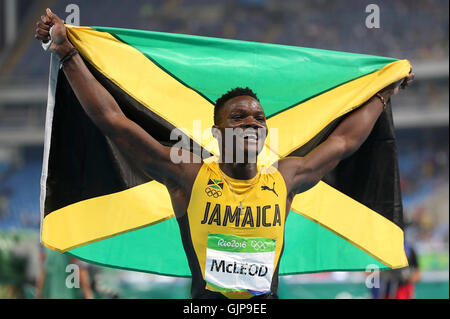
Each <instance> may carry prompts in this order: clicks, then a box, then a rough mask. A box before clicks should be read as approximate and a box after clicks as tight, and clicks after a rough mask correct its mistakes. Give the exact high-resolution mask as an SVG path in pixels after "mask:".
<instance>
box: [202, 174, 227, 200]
mask: <svg viewBox="0 0 450 319" xmlns="http://www.w3.org/2000/svg"><path fill="white" fill-rule="evenodd" d="M222 190H223V182H222V181H221V180H220V179H214V178H210V179H209V181H208V186H206V188H205V192H206V195H208V196H209V197H214V198H217V197H219V196H222Z"/></svg>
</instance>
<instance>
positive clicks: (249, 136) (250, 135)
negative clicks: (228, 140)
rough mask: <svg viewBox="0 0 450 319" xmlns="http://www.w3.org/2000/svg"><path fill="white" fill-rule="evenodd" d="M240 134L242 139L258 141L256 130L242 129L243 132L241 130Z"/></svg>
mask: <svg viewBox="0 0 450 319" xmlns="http://www.w3.org/2000/svg"><path fill="white" fill-rule="evenodd" d="M240 136H241V137H242V138H243V139H246V140H248V141H255V142H256V141H258V134H257V132H256V131H248V130H247V131H244V132H242V134H240Z"/></svg>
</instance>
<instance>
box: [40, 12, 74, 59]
mask: <svg viewBox="0 0 450 319" xmlns="http://www.w3.org/2000/svg"><path fill="white" fill-rule="evenodd" d="M52 27H53V29H52V44H51V45H50V50H51V51H54V52H56V53H57V54H58V55H59V57H60V58H61V57H62V56H64V55H65V54H66V53H67V52H69V50H70V49H71V48H72V47H73V46H72V44H71V43H70V41H69V39H68V38H67V32H66V26H65V25H64V21H63V20H61V19H60V18H59V17H58V16H57V15H56V14H54V13H53V12H52V11H51V10H50V9H48V8H47V10H46V13H45V14H44V15H42V16H41V19H40V20H39V21H37V22H36V33H35V35H34V37H35V38H36V39H38V40H41V41H43V42H44V43H47V42H48V41H49V40H50V28H52Z"/></svg>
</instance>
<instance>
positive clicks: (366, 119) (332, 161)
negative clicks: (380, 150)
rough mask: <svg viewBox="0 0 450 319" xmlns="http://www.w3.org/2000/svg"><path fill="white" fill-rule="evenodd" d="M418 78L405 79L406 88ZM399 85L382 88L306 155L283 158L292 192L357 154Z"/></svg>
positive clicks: (303, 187)
mask: <svg viewBox="0 0 450 319" xmlns="http://www.w3.org/2000/svg"><path fill="white" fill-rule="evenodd" d="M413 79H414V73H410V75H409V76H408V77H407V78H406V79H404V80H403V81H402V83H401V84H400V87H401V88H406V87H407V85H408V84H409V83H411V82H412V81H413ZM398 90H399V86H396V85H395V84H393V85H390V86H388V87H386V88H385V89H383V90H381V91H380V92H379V93H378V94H377V95H375V96H373V97H372V98H371V99H370V100H369V101H367V102H366V103H365V104H364V105H363V106H361V107H360V108H358V109H357V110H356V111H354V112H352V113H351V114H349V115H348V116H347V117H346V118H345V119H344V120H343V121H342V122H341V123H340V124H339V125H338V126H337V127H336V129H335V130H334V131H333V133H332V134H330V136H329V137H328V138H327V139H326V140H325V141H324V142H323V143H321V144H320V145H319V146H317V147H316V148H315V149H314V150H312V151H311V152H310V153H309V154H308V155H306V156H305V157H288V158H285V159H282V160H280V161H279V166H278V168H279V170H280V172H281V173H282V175H283V177H284V178H285V180H286V186H287V188H288V193H290V195H295V194H298V193H301V192H304V191H306V190H308V189H309V188H311V187H313V186H314V185H315V184H317V183H318V182H319V181H320V180H321V179H322V178H323V176H325V175H326V174H327V173H328V172H330V171H331V170H332V169H333V168H335V167H336V166H337V164H338V163H339V162H340V161H341V160H343V159H345V158H346V157H348V156H350V155H351V154H353V153H354V152H355V151H356V150H357V149H358V148H359V147H360V146H361V145H362V144H363V143H364V141H365V140H366V139H367V137H368V136H369V134H370V132H371V131H372V129H373V127H374V125H375V123H376V121H377V119H378V117H379V116H380V114H381V113H382V112H383V107H384V103H385V102H387V101H388V100H389V98H390V96H391V95H393V94H395V93H397V92H398Z"/></svg>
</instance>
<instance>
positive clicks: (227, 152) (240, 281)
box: [35, 9, 413, 298]
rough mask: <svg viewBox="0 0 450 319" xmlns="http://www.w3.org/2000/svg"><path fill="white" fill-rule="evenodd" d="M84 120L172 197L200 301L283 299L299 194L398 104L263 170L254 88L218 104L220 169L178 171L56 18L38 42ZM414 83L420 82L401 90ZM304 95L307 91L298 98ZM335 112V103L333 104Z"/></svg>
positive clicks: (347, 123)
mask: <svg viewBox="0 0 450 319" xmlns="http://www.w3.org/2000/svg"><path fill="white" fill-rule="evenodd" d="M51 27H53V29H52V43H51V44H50V49H51V50H52V51H54V52H56V54H57V55H58V56H59V58H60V60H61V64H62V67H63V71H64V73H65V76H66V78H67V79H68V81H69V83H70V85H71V87H72V89H73V91H74V92H75V94H76V96H77V98H78V100H79V101H80V103H81V105H82V107H83V109H84V111H85V112H86V114H87V115H88V116H89V117H90V119H91V120H92V121H93V122H94V123H95V125H96V126H97V127H98V128H99V129H100V130H101V132H102V133H103V134H104V135H105V136H106V137H107V138H108V140H109V141H111V142H112V143H113V144H115V146H116V147H117V148H118V149H119V150H120V151H121V152H123V153H124V154H128V155H129V156H130V157H131V158H133V159H134V160H135V161H136V163H137V164H138V165H140V167H141V168H142V170H143V171H145V172H146V173H147V174H148V175H149V176H151V177H152V178H153V179H155V180H156V181H158V182H160V183H162V184H164V185H165V186H166V187H167V189H168V191H169V194H170V198H171V202H172V206H173V210H174V213H175V215H176V218H177V221H178V224H179V228H180V233H181V237H182V241H183V246H184V250H185V253H186V256H187V259H188V263H189V267H190V270H191V274H192V288H191V294H192V297H193V298H276V297H277V287H278V268H279V264H280V259H281V256H282V253H283V247H284V227H285V221H286V218H287V214H288V212H289V210H290V206H291V204H292V201H293V199H294V196H295V195H296V194H299V193H301V192H304V191H306V190H308V189H310V188H311V187H313V186H314V185H315V184H317V183H318V182H319V181H320V180H321V178H322V177H323V176H324V175H325V174H327V173H328V172H329V171H330V170H332V169H333V168H334V167H336V165H337V164H338V163H339V162H340V161H341V160H342V159H344V158H346V157H348V156H349V155H351V154H352V153H353V152H355V151H356V150H357V149H358V148H359V147H360V145H361V144H362V143H363V142H364V141H365V139H366V138H367V137H368V135H369V133H370V132H371V130H372V128H373V126H374V124H375V123H376V121H377V119H378V117H379V115H380V114H381V113H382V111H383V108H384V107H385V106H386V102H387V101H388V99H389V98H390V96H391V95H392V94H394V93H396V92H397V91H398V87H397V86H395V85H392V86H389V87H387V88H385V89H383V90H382V91H380V92H379V93H377V94H376V95H375V96H373V97H372V98H370V99H369V100H368V101H367V102H366V103H365V104H364V105H362V106H361V107H359V108H358V109H357V110H355V111H354V112H352V113H350V114H349V115H348V116H346V118H345V119H344V120H343V121H342V122H341V123H340V124H339V125H338V126H337V127H336V128H335V130H334V131H333V133H332V134H331V135H330V136H329V137H328V138H327V139H326V140H325V141H324V142H323V143H321V144H320V145H319V146H317V147H316V148H315V149H314V150H313V151H312V152H310V153H309V154H308V155H307V156H305V157H289V158H285V159H281V160H279V161H278V162H277V163H274V164H273V165H272V166H270V167H268V168H264V169H263V168H261V167H259V166H258V163H257V155H258V154H259V153H260V152H261V150H262V147H263V145H264V143H265V137H266V135H267V130H268V128H267V125H266V117H265V114H264V110H263V108H262V106H261V104H260V101H259V100H258V97H257V95H256V94H255V93H254V92H253V91H252V90H251V89H249V88H234V89H232V90H230V91H228V92H227V93H225V94H224V95H223V96H222V97H221V98H219V99H218V100H217V102H216V104H215V110H214V126H213V128H212V132H213V136H214V137H215V138H216V139H217V140H218V143H219V150H220V156H219V159H218V161H206V160H205V161H203V159H199V158H195V156H196V155H194V154H192V153H190V152H188V151H185V150H177V152H178V153H182V155H184V156H186V158H188V159H189V160H187V161H183V162H181V163H178V162H177V163H175V162H174V161H173V160H172V158H171V148H170V147H167V146H164V145H162V144H160V143H159V142H158V141H157V140H156V139H154V138H153V137H152V136H151V135H149V134H148V133H147V132H146V131H145V130H144V129H142V128H141V127H140V126H139V125H138V124H136V123H135V122H133V121H131V120H130V119H128V118H127V117H126V116H125V115H124V113H123V112H122V110H121V108H120V106H119V105H118V104H117V102H116V101H115V99H114V98H113V97H112V95H111V94H110V93H109V92H108V91H107V90H106V89H105V88H104V87H103V86H102V85H101V84H100V83H99V82H98V81H97V80H96V79H95V77H94V76H93V75H92V74H91V72H90V71H89V70H88V68H87V67H86V65H85V63H84V62H83V59H82V58H81V57H80V55H79V54H78V52H77V50H76V49H75V48H74V46H73V45H72V44H71V43H70V41H69V40H68V38H67V34H66V28H65V26H64V24H63V21H62V20H61V19H59V18H58V17H57V16H56V15H55V14H53V13H52V12H51V11H50V10H48V9H47V12H46V14H45V15H43V16H42V17H41V20H40V21H38V23H37V29H36V35H35V37H36V38H37V39H39V40H41V41H44V42H48V40H49V31H50V28H51ZM412 79H413V74H411V75H410V76H409V77H408V78H407V79H405V80H404V81H403V82H402V84H401V85H400V87H403V88H404V87H406V86H407V85H408V84H409V83H410V82H411V81H412ZM299 89H301V88H299ZM330 103H333V101H330Z"/></svg>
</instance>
